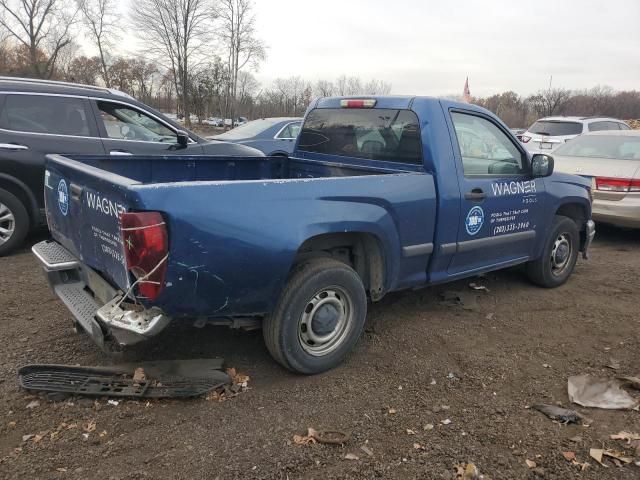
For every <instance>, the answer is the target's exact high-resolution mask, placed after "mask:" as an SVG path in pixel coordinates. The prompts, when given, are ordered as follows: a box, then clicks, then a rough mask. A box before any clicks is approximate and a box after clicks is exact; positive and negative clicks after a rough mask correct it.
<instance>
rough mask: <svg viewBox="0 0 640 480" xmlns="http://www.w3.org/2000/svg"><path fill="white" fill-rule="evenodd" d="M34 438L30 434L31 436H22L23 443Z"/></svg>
mask: <svg viewBox="0 0 640 480" xmlns="http://www.w3.org/2000/svg"><path fill="white" fill-rule="evenodd" d="M32 438H33V434H32V433H30V434H29V435H22V441H23V442H26V441H28V440H31V439H32Z"/></svg>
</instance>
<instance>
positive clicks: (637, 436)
mask: <svg viewBox="0 0 640 480" xmlns="http://www.w3.org/2000/svg"><path fill="white" fill-rule="evenodd" d="M609 438H610V439H611V440H626V441H627V443H631V442H632V441H633V440H640V433H631V432H618V433H616V434H615V435H609Z"/></svg>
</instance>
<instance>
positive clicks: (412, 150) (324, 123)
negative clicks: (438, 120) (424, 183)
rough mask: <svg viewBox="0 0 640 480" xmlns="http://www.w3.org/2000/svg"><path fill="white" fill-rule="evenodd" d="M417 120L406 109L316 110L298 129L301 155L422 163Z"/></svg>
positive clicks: (413, 114) (414, 115)
mask: <svg viewBox="0 0 640 480" xmlns="http://www.w3.org/2000/svg"><path fill="white" fill-rule="evenodd" d="M421 146H422V144H421V140H420V125H419V122H418V117H417V116H416V114H415V113H413V112H412V111H410V110H392V109H382V108H375V109H360V108H359V109H341V108H340V109H338V108H326V109H325V108H319V109H316V110H313V111H311V112H310V113H309V114H308V115H307V119H306V120H305V122H304V125H303V126H302V131H301V132H300V139H299V141H298V150H300V151H302V152H312V153H323V154H327V155H340V156H344V157H356V158H367V159H371V160H383V161H387V162H399V163H414V164H421V163H422V148H421Z"/></svg>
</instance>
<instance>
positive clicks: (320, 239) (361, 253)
mask: <svg viewBox="0 0 640 480" xmlns="http://www.w3.org/2000/svg"><path fill="white" fill-rule="evenodd" d="M316 257H328V258H333V259H335V260H338V261H340V262H343V263H346V264H347V265H350V266H351V267H352V268H353V269H354V270H355V271H356V272H357V273H358V275H359V276H360V278H361V279H362V283H363V284H364V288H365V290H367V292H369V295H370V297H371V300H373V301H377V300H380V299H381V298H382V297H383V296H384V282H385V262H384V256H383V254H382V248H381V245H380V241H379V240H378V239H377V237H375V236H374V235H372V234H370V233H329V234H323V235H317V236H315V237H311V238H309V239H307V240H306V241H305V242H304V243H303V244H302V245H301V246H300V248H299V249H298V252H297V254H296V258H295V261H294V265H297V264H299V263H300V262H302V261H304V260H308V259H309V258H316Z"/></svg>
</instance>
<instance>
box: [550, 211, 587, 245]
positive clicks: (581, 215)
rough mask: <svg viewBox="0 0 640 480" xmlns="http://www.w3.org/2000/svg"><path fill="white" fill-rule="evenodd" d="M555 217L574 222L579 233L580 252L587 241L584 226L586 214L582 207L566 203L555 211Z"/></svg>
mask: <svg viewBox="0 0 640 480" xmlns="http://www.w3.org/2000/svg"><path fill="white" fill-rule="evenodd" d="M556 215H563V216H565V217H569V218H570V219H572V220H573V221H574V222H576V225H577V226H578V231H579V232H580V251H583V249H584V245H585V242H586V239H587V233H586V229H585V224H586V223H587V220H588V219H587V212H586V211H585V208H584V206H582V205H580V204H579V203H566V204H564V205H561V206H560V208H558V210H557V211H556Z"/></svg>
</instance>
